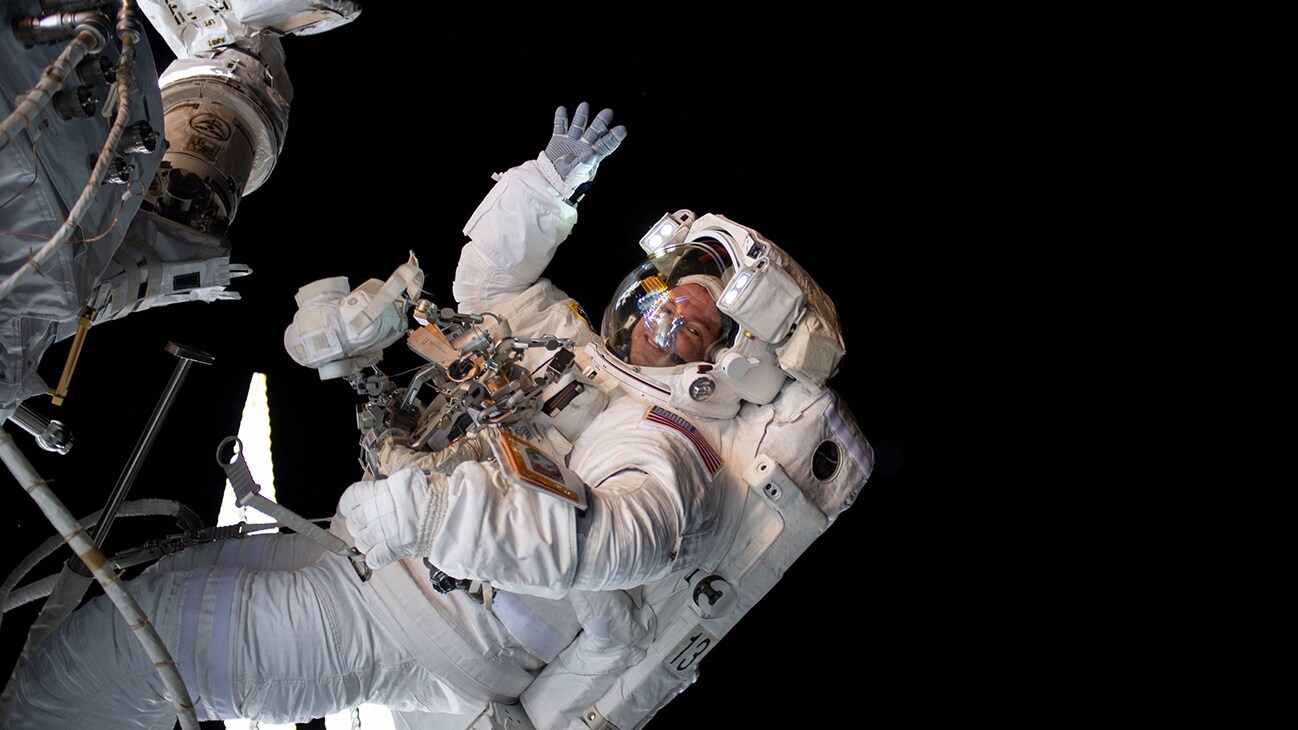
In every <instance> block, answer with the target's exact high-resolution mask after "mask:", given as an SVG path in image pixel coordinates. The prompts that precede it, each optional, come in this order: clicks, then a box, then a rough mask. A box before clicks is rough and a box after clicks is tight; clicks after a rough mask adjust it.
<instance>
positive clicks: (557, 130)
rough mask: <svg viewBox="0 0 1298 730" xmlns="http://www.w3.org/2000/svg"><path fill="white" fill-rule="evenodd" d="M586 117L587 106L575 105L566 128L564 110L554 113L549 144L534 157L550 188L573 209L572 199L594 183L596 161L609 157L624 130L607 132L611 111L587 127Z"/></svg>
mask: <svg viewBox="0 0 1298 730" xmlns="http://www.w3.org/2000/svg"><path fill="white" fill-rule="evenodd" d="M589 115H590V105H589V104H587V103H586V102H584V101H583V102H582V103H580V104H578V105H577V112H576V114H574V115H573V117H572V124H571V125H569V123H568V110H567V108H565V107H559V108H558V109H555V110H554V131H553V133H552V134H551V136H550V143H549V144H548V145H547V146H546V148H545V150H544V151H542V152H541V154H540V156H539V157H537V163H538V164H539V166H540V168H541V172H542V173H543V174H544V175H545V177H546V179H547V181H549V183H550V185H551V186H553V187H554V189H555V190H557V191H559V194H560V196H561V197H563V198H564V199H565V200H567V201H568V202H569V203H570V204H574V205H575V204H576V200H574V198H579V197H580V195H581V193H582V192H583V190H584V189H585V186H587V185H588V184H589V183H590V182H591V181H592V180H594V179H595V173H596V172H597V171H598V170H599V163H600V161H601V160H603V159H604V158H605V157H608V156H609V155H611V154H613V151H614V150H616V149H617V147H618V145H620V144H622V140H623V139H625V138H626V127H624V126H622V125H620V124H619V125H618V126H616V127H613V128H611V129H610V128H609V126H608V125H609V123H610V122H612V121H613V110H612V109H604V110H603V111H601V112H600V113H599V114H597V115H596V116H595V120H594V121H593V122H591V124H590V126H589V127H587V126H586V120H587V117H588V116H589Z"/></svg>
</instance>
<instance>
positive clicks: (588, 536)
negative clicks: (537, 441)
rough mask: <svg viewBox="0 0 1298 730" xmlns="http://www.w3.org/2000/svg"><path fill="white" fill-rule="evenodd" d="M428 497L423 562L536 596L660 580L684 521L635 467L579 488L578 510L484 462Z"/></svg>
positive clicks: (669, 492) (671, 498)
mask: <svg viewBox="0 0 1298 730" xmlns="http://www.w3.org/2000/svg"><path fill="white" fill-rule="evenodd" d="M436 479H438V477H437V476H436V475H434V476H433V477H432V480H436ZM432 495H433V497H432V503H431V504H430V505H429V507H428V509H429V512H428V516H427V520H426V521H425V525H426V526H427V527H426V529H428V531H429V533H428V534H429V535H430V536H431V541H430V542H429V544H428V551H427V555H428V559H429V560H430V561H431V562H432V563H433V565H436V566H437V567H438V568H439V569H441V570H443V571H445V572H446V573H448V574H449V575H453V576H455V577H457V578H465V579H469V580H481V581H486V582H489V583H491V584H492V585H493V586H495V587H496V588H501V589H504V590H508V591H513V592H516V593H528V594H532V595H537V596H542V597H545V598H557V597H560V596H562V595H564V594H565V593H567V592H568V591H569V590H571V589H580V590H588V591H589V590H611V589H617V588H632V587H635V586H638V585H641V584H644V583H646V582H648V581H652V580H657V579H659V578H662V577H663V576H665V575H667V573H669V572H670V571H671V569H672V567H673V564H674V561H675V559H676V556H677V552H678V550H679V548H680V540H681V538H680V536H681V534H682V532H683V531H684V529H685V528H684V516H683V515H684V510H683V508H682V505H681V500H680V498H679V496H678V494H677V492H676V491H675V490H673V489H667V488H664V487H663V486H662V484H661V483H660V481H659V480H657V479H655V478H654V477H652V476H650V475H649V474H647V473H645V472H642V471H636V470H626V471H623V472H620V473H618V474H615V475H613V476H612V477H610V478H609V479H606V480H604V481H603V482H602V483H601V485H600V488H599V489H597V490H588V491H587V495H586V499H587V508H586V510H585V512H582V513H578V512H577V510H576V508H575V507H573V506H572V505H571V504H569V503H567V502H565V501H563V500H560V499H558V498H556V497H554V496H551V495H546V494H542V493H541V492H538V491H537V490H534V489H528V488H526V487H520V486H518V485H515V484H513V483H511V482H510V481H509V480H508V478H507V477H505V476H504V475H503V474H502V473H501V472H500V471H499V470H498V469H497V468H496V467H495V466H494V465H493V464H490V463H485V462H484V463H479V462H468V463H465V464H463V465H461V466H460V467H458V468H457V469H456V470H455V471H454V472H453V473H452V474H451V475H450V476H449V477H447V478H446V481H445V484H444V486H442V487H441V488H437V487H435V488H434V489H433V490H432ZM579 522H580V523H581V524H580V525H579V524H578V523H579ZM579 532H580V535H579Z"/></svg>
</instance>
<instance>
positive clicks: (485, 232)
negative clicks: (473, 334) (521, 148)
mask: <svg viewBox="0 0 1298 730" xmlns="http://www.w3.org/2000/svg"><path fill="white" fill-rule="evenodd" d="M576 223H577V209H576V208H574V207H573V206H571V205H569V204H568V203H566V202H564V201H563V200H562V199H561V198H559V197H558V193H556V192H555V191H554V189H553V188H551V187H550V186H549V183H548V182H547V181H546V179H545V176H544V175H543V174H542V173H541V170H540V168H539V167H538V165H537V162H536V161H535V160H529V161H527V162H525V163H523V164H522V165H519V166H518V167H514V168H512V169H510V170H508V171H507V172H505V173H504V174H502V175H501V176H500V178H499V180H498V181H497V182H496V185H495V186H494V187H492V189H491V191H490V192H489V193H487V197H486V198H484V199H483V201H482V202H481V203H480V204H479V205H478V207H477V209H476V210H475V211H474V212H473V215H472V217H470V218H469V222H468V223H467V224H466V225H465V227H464V234H465V235H466V236H468V237H469V242H468V243H466V244H465V245H464V248H463V249H462V250H461V251H460V261H459V265H458V266H457V267H456V270H455V281H454V282H453V283H452V285H451V287H452V288H451V291H452V294H453V295H454V296H455V300H456V301H457V302H458V303H459V305H460V310H461V311H465V312H489V311H493V308H494V307H496V306H498V305H499V304H501V303H502V302H504V301H505V300H507V299H509V298H510V297H511V296H513V295H515V294H517V293H519V292H521V291H523V290H524V289H526V288H527V287H528V286H531V285H532V283H534V282H535V281H536V280H537V279H539V278H540V276H541V272H543V271H544V270H545V267H546V266H548V265H549V264H550V260H551V259H553V258H554V253H555V251H556V250H557V249H558V247H559V244H560V243H562V242H563V241H564V240H565V239H566V238H568V235H569V234H570V233H572V228H573V226H574V225H576Z"/></svg>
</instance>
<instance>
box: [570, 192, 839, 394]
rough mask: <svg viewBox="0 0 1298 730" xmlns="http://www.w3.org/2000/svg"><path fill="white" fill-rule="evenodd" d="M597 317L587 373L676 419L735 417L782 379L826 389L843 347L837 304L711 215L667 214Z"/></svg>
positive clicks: (770, 247) (770, 249)
mask: <svg viewBox="0 0 1298 730" xmlns="http://www.w3.org/2000/svg"><path fill="white" fill-rule="evenodd" d="M640 247H641V248H642V249H643V250H644V251H645V253H646V254H647V256H646V258H645V260H644V261H643V262H642V263H640V264H639V265H638V266H637V267H636V268H635V269H634V270H632V271H631V273H630V274H628V275H627V276H626V277H625V278H624V279H623V280H622V283H621V284H619V285H618V288H617V290H616V291H615V292H614V295H613V297H612V301H610V303H609V305H608V307H607V308H606V309H605V310H604V317H603V320H602V323H601V335H602V338H601V340H600V342H599V344H598V345H592V346H591V350H590V351H591V354H592V358H593V362H594V364H595V365H596V366H597V367H598V368H599V369H600V370H602V371H604V372H605V373H606V374H608V375H609V376H611V377H612V378H613V379H614V380H616V381H617V382H618V383H619V384H621V385H622V386H623V387H625V388H626V389H628V390H630V391H631V392H633V393H635V394H637V395H639V396H642V397H644V398H646V399H648V400H651V401H655V402H658V403H662V404H664V405H666V406H668V407H669V408H672V409H674V410H675V411H676V412H678V413H682V414H685V415H689V416H697V417H703V418H730V417H732V416H734V415H735V414H736V413H737V412H738V410H739V407H740V404H741V402H743V401H747V402H750V403H756V404H759V405H760V404H765V403H770V402H771V401H772V400H773V399H774V398H775V396H776V395H778V393H779V392H780V390H781V388H783V386H784V384H785V383H786V382H788V380H789V378H790V377H792V378H795V379H797V380H799V381H803V382H807V383H809V384H811V385H812V386H813V387H816V388H819V387H823V385H824V381H825V379H826V378H828V377H829V376H830V375H832V374H833V372H834V371H835V370H836V369H837V364H838V358H839V357H840V356H841V355H842V337H841V333H840V331H839V329H838V321H837V316H836V315H835V314H834V309H833V303H832V302H830V301H829V299H828V297H827V296H825V295H824V293H823V292H821V291H820V288H819V286H817V285H816V283H815V282H814V281H812V280H811V278H810V276H808V275H807V274H806V272H804V271H803V270H802V269H801V268H800V267H799V266H798V265H797V264H796V263H795V262H793V260H792V259H791V258H789V257H788V256H787V254H785V253H784V252H783V251H782V250H781V249H779V248H778V247H777V246H775V245H774V244H773V243H771V242H770V241H768V240H767V239H765V238H763V237H762V236H761V235H760V234H758V233H757V232H756V231H754V230H753V229H751V228H748V227H746V226H742V225H740V224H738V223H735V222H734V221H731V220H729V219H728V218H724V217H722V216H719V215H715V214H707V215H703V216H699V217H696V216H695V215H694V213H693V212H692V211H689V210H678V211H676V212H675V213H669V214H667V215H665V216H663V218H662V219H661V220H659V222H658V223H657V224H655V225H654V227H653V228H651V229H650V231H649V232H648V233H647V234H646V235H645V237H644V238H643V239H641V241H640Z"/></svg>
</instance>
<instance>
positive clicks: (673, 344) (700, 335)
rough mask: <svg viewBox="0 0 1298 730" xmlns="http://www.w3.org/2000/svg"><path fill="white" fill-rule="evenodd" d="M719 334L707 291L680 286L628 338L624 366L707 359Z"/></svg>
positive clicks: (717, 317)
mask: <svg viewBox="0 0 1298 730" xmlns="http://www.w3.org/2000/svg"><path fill="white" fill-rule="evenodd" d="M720 331H721V312H720V311H718V310H717V305H716V304H715V303H714V302H713V301H712V297H711V296H710V295H709V294H708V291H707V289H704V288H703V287H701V286H699V285H698V284H683V285H681V286H678V287H675V288H673V289H670V290H668V291H667V292H665V293H664V294H663V295H662V296H661V297H659V298H658V300H657V301H656V302H654V305H653V307H652V308H650V309H649V311H647V312H645V315H644V316H643V317H642V318H641V319H640V322H639V323H638V324H637V325H636V327H635V331H634V332H632V334H631V351H630V353H629V354H628V355H627V362H629V363H631V364H632V365H642V366H645V367H670V366H672V365H679V364H681V363H686V362H696V361H699V360H704V359H706V358H707V351H708V348H709V347H710V346H711V345H712V344H713V343H714V342H716V339H717V335H718V333H719V332H720Z"/></svg>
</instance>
